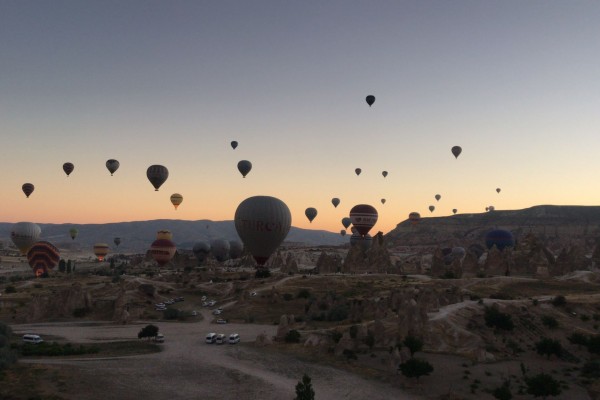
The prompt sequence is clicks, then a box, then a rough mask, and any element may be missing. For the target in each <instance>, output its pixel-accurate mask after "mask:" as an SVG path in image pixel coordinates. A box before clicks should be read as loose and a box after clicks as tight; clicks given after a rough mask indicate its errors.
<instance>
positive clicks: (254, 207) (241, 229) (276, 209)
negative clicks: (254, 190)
mask: <svg viewBox="0 0 600 400" xmlns="http://www.w3.org/2000/svg"><path fill="white" fill-rule="evenodd" d="M234 220H235V229H236V230H237V233H238V235H239V237H240V239H242V242H243V243H244V247H245V248H246V249H247V250H248V251H249V252H250V254H252V256H253V257H254V259H255V260H256V262H257V263H258V264H259V265H264V264H265V262H266V261H267V259H268V258H269V257H270V256H271V254H272V253H273V252H274V251H275V250H276V249H277V247H279V245H280V244H281V242H283V240H284V239H285V237H286V236H287V234H288V232H289V230H290V227H291V224H292V215H291V213H290V209H289V208H288V206H287V205H286V204H285V203H284V202H283V201H281V200H279V199H277V198H275V197H270V196H254V197H249V198H247V199H246V200H244V201H242V202H241V203H240V205H239V206H238V208H237V209H236V210H235V217H234Z"/></svg>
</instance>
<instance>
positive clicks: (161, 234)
mask: <svg viewBox="0 0 600 400" xmlns="http://www.w3.org/2000/svg"><path fill="white" fill-rule="evenodd" d="M158 239H167V240H172V239H173V234H172V233H171V231H170V230H168V229H162V230H160V231H158V232H156V240H158Z"/></svg>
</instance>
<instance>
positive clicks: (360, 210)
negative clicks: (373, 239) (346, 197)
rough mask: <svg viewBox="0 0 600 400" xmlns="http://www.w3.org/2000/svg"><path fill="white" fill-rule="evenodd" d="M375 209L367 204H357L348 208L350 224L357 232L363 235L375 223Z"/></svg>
mask: <svg viewBox="0 0 600 400" xmlns="http://www.w3.org/2000/svg"><path fill="white" fill-rule="evenodd" d="M377 217H378V214H377V210H376V209H375V207H373V206H370V205H368V204H358V205H356V206H354V207H352V209H351V210H350V220H351V221H352V225H353V226H354V227H355V228H356V230H357V231H358V234H359V235H361V236H365V235H366V234H367V233H369V231H370V230H371V228H372V227H373V226H374V225H375V224H376V223H377Z"/></svg>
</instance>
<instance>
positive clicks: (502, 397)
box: [492, 380, 512, 400]
mask: <svg viewBox="0 0 600 400" xmlns="http://www.w3.org/2000/svg"><path fill="white" fill-rule="evenodd" d="M492 395H493V396H494V397H495V398H497V399H498V400H510V399H512V393H511V391H510V381H508V380H506V381H504V383H502V385H501V386H498V387H497V388H496V389H494V390H493V391H492Z"/></svg>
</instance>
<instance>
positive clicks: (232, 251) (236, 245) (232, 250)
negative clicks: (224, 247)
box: [229, 240, 244, 260]
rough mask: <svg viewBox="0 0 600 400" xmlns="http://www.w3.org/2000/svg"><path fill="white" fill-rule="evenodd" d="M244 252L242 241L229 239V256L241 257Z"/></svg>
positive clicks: (233, 257) (233, 258)
mask: <svg viewBox="0 0 600 400" xmlns="http://www.w3.org/2000/svg"><path fill="white" fill-rule="evenodd" d="M243 253H244V245H243V244H242V242H240V241H238V240H230V241H229V258H231V259H232V260H235V259H236V258H240V257H241V256H242V254H243Z"/></svg>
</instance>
